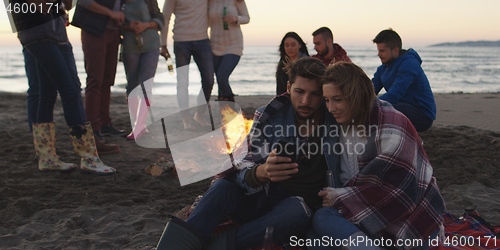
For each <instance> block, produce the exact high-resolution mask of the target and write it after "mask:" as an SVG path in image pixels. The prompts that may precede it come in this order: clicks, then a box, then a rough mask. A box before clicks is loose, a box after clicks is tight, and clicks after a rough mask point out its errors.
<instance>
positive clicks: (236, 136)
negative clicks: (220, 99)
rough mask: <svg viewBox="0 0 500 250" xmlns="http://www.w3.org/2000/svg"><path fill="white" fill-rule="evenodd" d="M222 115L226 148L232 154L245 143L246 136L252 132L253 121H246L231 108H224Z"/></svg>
mask: <svg viewBox="0 0 500 250" xmlns="http://www.w3.org/2000/svg"><path fill="white" fill-rule="evenodd" d="M221 114H222V125H223V131H224V134H225V139H226V148H227V152H228V153H229V154H231V153H232V152H233V151H234V150H236V149H237V148H238V147H239V146H240V145H241V144H242V143H243V142H244V140H245V136H246V135H247V134H248V132H250V128H251V127H252V123H253V120H251V119H246V118H245V117H243V115H242V114H241V113H238V112H236V111H234V110H233V109H231V108H229V107H224V108H223V109H222V110H221Z"/></svg>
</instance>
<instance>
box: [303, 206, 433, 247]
mask: <svg viewBox="0 0 500 250" xmlns="http://www.w3.org/2000/svg"><path fill="white" fill-rule="evenodd" d="M359 231H364V230H360V229H359V228H358V227H356V226H355V225H354V224H352V223H351V222H350V221H348V220H346V219H345V218H344V216H343V215H342V214H341V213H339V212H338V210H337V209H336V208H332V207H323V208H320V209H318V211H316V213H315V214H314V217H313V220H312V229H311V230H309V232H307V238H308V239H311V240H312V239H321V237H323V236H328V237H329V238H328V239H329V242H330V238H332V239H333V242H335V240H336V239H339V240H343V239H349V236H351V235H353V234H355V233H357V232H359ZM365 234H367V235H368V236H369V237H370V238H372V239H376V237H375V236H372V235H370V234H369V233H367V232H365ZM437 234H438V231H435V232H434V233H433V234H432V235H431V239H434V238H436V236H437ZM422 243H423V246H416V247H414V248H412V249H413V250H424V249H427V248H428V246H429V241H428V240H427V239H424V240H423V242H422ZM394 244H396V243H395V242H394ZM307 249H309V250H319V249H342V246H339V247H336V246H333V247H332V246H314V247H308V248H307Z"/></svg>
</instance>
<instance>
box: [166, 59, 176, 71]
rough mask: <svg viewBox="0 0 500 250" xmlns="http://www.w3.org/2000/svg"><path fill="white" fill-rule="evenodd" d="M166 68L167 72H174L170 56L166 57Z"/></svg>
mask: <svg viewBox="0 0 500 250" xmlns="http://www.w3.org/2000/svg"><path fill="white" fill-rule="evenodd" d="M167 68H168V73H170V74H171V75H173V74H174V65H173V63H172V59H171V58H170V57H169V58H167Z"/></svg>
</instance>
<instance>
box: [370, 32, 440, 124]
mask: <svg viewBox="0 0 500 250" xmlns="http://www.w3.org/2000/svg"><path fill="white" fill-rule="evenodd" d="M373 42H374V43H376V44H377V50H378V57H379V58H380V61H382V65H380V66H379V67H378V69H377V71H376V72H375V75H374V76H373V79H372V82H373V86H374V87H375V94H378V93H379V92H380V90H381V89H382V87H383V88H384V89H385V91H387V93H385V94H383V95H382V96H380V99H381V100H384V101H388V102H390V103H391V104H392V106H394V108H395V109H397V110H399V111H400V112H401V113H403V114H404V115H406V117H408V119H409V120H410V121H411V123H412V124H413V126H414V127H415V129H416V130H417V132H423V131H426V130H428V129H429V128H430V127H431V126H432V123H433V121H434V120H436V103H435V102H434V95H433V94H432V90H431V86H430V84H429V80H428V79H427V76H426V75H425V73H424V70H423V69H422V67H421V64H422V59H421V58H420V56H419V55H418V54H417V52H416V51H415V50H413V49H409V50H403V49H402V41H401V37H400V36H399V35H398V33H396V31H394V30H392V29H387V30H383V31H381V32H380V33H378V35H377V36H376V37H375V39H373Z"/></svg>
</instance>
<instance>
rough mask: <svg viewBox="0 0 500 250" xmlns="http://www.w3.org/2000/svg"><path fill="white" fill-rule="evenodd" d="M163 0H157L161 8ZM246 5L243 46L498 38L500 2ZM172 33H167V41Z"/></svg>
mask: <svg viewBox="0 0 500 250" xmlns="http://www.w3.org/2000/svg"><path fill="white" fill-rule="evenodd" d="M5 1H8V0H4V2H5ZM164 1H165V0H159V1H158V4H159V6H160V10H161V9H163V3H164ZM246 4H247V7H248V11H249V13H250V23H249V24H247V25H243V26H242V30H243V36H244V42H245V45H266V46H268V45H272V46H274V45H276V46H277V45H279V43H280V41H281V38H282V37H283V36H284V34H285V33H286V32H288V31H295V32H297V33H298V34H299V35H300V36H301V37H302V38H303V39H304V41H305V42H306V43H307V44H308V45H309V44H311V45H312V36H311V33H312V32H313V31H314V30H316V29H317V28H319V27H321V26H327V27H329V28H330V29H331V30H332V31H333V33H334V40H335V42H337V43H339V44H341V45H342V46H370V45H373V43H372V42H371V40H372V39H373V38H374V37H375V36H376V35H377V33H378V32H380V31H381V30H383V29H387V28H389V27H391V28H393V29H394V30H395V31H396V32H398V33H399V34H400V36H401V37H402V38H403V47H405V48H407V47H418V46H426V45H431V44H435V43H442V42H462V41H478V40H493V41H496V40H500V18H499V17H498V12H499V11H500V1H499V0H475V1H470V0H467V1H465V0H454V1H451V0H421V1H396V0H378V1H373V0H351V1H335V0H309V1H307V0H246ZM0 8H2V11H0V45H18V44H19V41H18V40H17V36H16V34H14V33H12V31H11V28H10V23H9V19H8V17H7V13H6V12H5V7H0ZM70 16H72V13H70ZM174 18H175V17H174V16H172V20H171V22H170V24H171V25H172V24H173V19H174ZM68 36H69V39H70V41H71V42H72V43H73V44H74V45H79V44H80V30H79V29H78V28H75V27H72V26H70V27H69V28H68ZM171 37H172V35H171V32H169V41H168V43H169V45H171V44H172V40H171Z"/></svg>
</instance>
